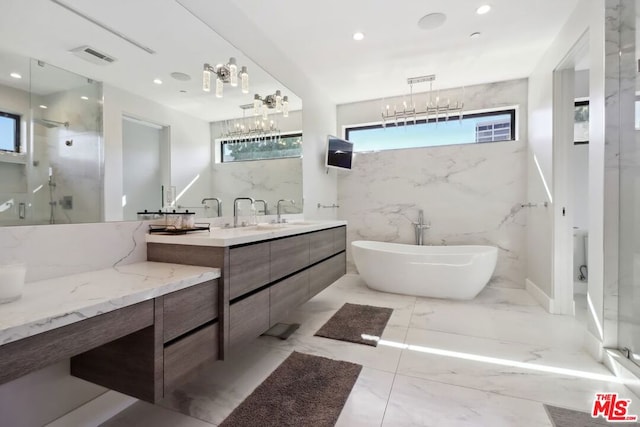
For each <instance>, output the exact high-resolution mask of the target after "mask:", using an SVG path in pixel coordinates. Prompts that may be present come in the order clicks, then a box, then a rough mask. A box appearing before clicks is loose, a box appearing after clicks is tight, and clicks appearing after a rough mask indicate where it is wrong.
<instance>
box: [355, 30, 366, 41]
mask: <svg viewBox="0 0 640 427" xmlns="http://www.w3.org/2000/svg"><path fill="white" fill-rule="evenodd" d="M363 38H364V33H361V32H359V31H358V32H357V33H353V39H354V40H356V41H360V40H362V39H363Z"/></svg>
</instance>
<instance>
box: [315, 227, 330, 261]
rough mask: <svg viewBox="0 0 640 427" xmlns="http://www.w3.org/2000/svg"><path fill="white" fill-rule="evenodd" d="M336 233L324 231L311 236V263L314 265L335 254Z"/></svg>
mask: <svg viewBox="0 0 640 427" xmlns="http://www.w3.org/2000/svg"><path fill="white" fill-rule="evenodd" d="M334 234H335V233H334V231H333V230H322V231H316V232H315V233H310V234H309V263H310V264H313V263H316V262H318V261H320V260H322V259H325V258H328V257H330V256H331V255H333V254H334V246H335V244H334V240H335V237H334Z"/></svg>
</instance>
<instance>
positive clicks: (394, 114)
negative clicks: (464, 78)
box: [382, 74, 464, 127]
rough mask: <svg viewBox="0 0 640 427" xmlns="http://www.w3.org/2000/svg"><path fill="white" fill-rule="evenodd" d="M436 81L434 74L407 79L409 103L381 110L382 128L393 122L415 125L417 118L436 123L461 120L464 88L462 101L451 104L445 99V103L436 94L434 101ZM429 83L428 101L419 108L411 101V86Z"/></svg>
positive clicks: (387, 106)
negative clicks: (452, 119)
mask: <svg viewBox="0 0 640 427" xmlns="http://www.w3.org/2000/svg"><path fill="white" fill-rule="evenodd" d="M435 79H436V76H435V74H430V75H428V76H420V77H410V78H408V79H407V84H409V102H408V103H407V101H406V100H405V101H403V103H402V106H401V107H398V106H396V105H394V106H393V110H391V108H390V106H389V105H386V106H385V107H384V108H383V110H382V127H386V126H387V122H393V123H394V124H395V125H396V126H398V122H400V121H403V122H404V125H405V126H406V124H407V121H413V124H415V123H416V121H417V118H418V117H424V118H425V119H426V121H427V122H428V121H429V119H431V118H433V119H435V121H436V123H437V122H438V120H440V119H444V120H445V121H446V120H449V117H451V116H453V115H458V119H459V120H462V116H463V114H462V112H463V109H464V88H462V99H461V100H459V101H455V102H451V100H450V99H447V100H446V102H444V101H441V100H440V96H439V94H436V98H435V101H434V100H433V81H434V80H435ZM424 82H429V93H428V99H427V100H426V101H425V102H423V103H422V104H421V105H420V106H419V107H416V104H415V103H414V101H413V85H414V84H416V83H424Z"/></svg>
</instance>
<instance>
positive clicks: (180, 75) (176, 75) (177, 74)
mask: <svg viewBox="0 0 640 427" xmlns="http://www.w3.org/2000/svg"><path fill="white" fill-rule="evenodd" d="M171 77H173V78H174V79H176V80H180V81H181V82H188V81H189V80H191V76H190V75H189V74H185V73H180V72H177V71H175V72H173V73H171Z"/></svg>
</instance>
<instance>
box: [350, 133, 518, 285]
mask: <svg viewBox="0 0 640 427" xmlns="http://www.w3.org/2000/svg"><path fill="white" fill-rule="evenodd" d="M526 155H527V153H526V145H525V143H524V142H521V141H519V142H499V143H493V144H483V145H476V144H474V145H468V146H462V145H460V146H449V147H437V148H431V149H409V150H394V151H386V152H379V153H366V154H358V156H357V159H356V161H355V162H354V164H355V168H354V169H353V170H352V172H351V173H350V174H348V175H344V176H341V177H340V179H339V184H338V204H339V205H340V208H339V212H338V217H339V218H340V219H345V220H347V221H348V224H349V226H348V236H347V241H348V242H349V243H350V242H352V241H354V240H375V241H386V242H396V243H410V244H413V243H414V231H413V225H412V224H411V223H412V222H414V221H416V220H417V219H418V210H419V209H423V210H424V215H425V220H426V221H429V222H430V223H431V228H430V229H429V230H426V231H425V234H424V241H425V244H433V245H443V244H446V245H461V244H482V245H492V246H497V247H498V248H499V255H498V264H497V267H496V272H495V275H494V278H493V280H492V284H494V285H498V286H505V287H524V272H525V253H524V248H525V227H526V211H525V209H526V208H522V207H521V204H522V203H523V202H525V199H524V197H525V194H526V193H525V185H526ZM348 260H349V262H350V263H351V256H350V253H348ZM350 270H353V265H351V264H350Z"/></svg>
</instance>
